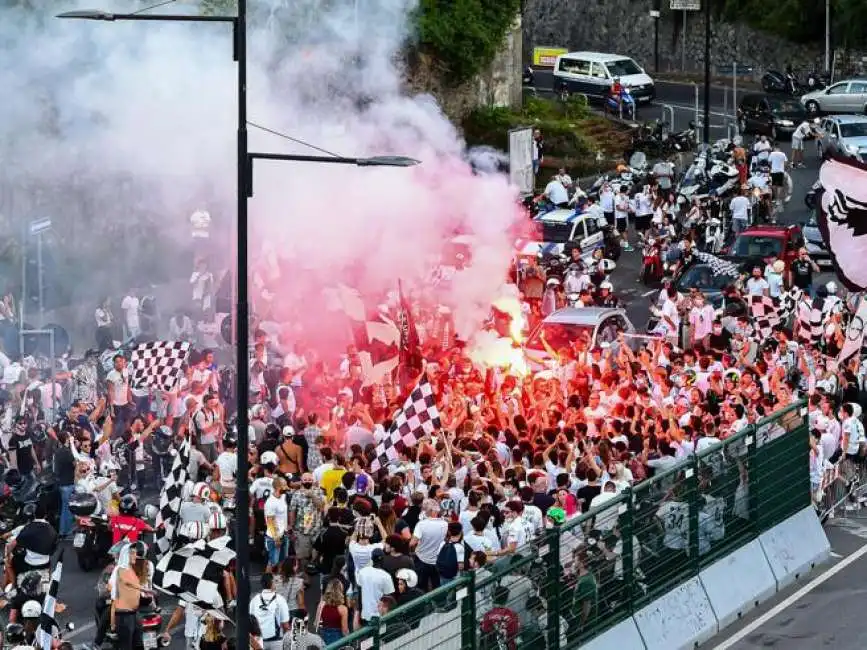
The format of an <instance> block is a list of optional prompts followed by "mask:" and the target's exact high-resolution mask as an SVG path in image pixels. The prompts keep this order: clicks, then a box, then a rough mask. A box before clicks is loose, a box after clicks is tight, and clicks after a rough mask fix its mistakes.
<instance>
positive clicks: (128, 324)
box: [120, 290, 141, 338]
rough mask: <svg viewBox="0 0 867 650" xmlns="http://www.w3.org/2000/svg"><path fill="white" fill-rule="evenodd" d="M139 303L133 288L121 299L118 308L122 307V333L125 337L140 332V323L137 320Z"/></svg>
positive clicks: (133, 335) (134, 335)
mask: <svg viewBox="0 0 867 650" xmlns="http://www.w3.org/2000/svg"><path fill="white" fill-rule="evenodd" d="M140 306H141V303H140V302H139V299H138V296H136V295H135V290H132V291H130V292H129V293H128V294H127V295H126V297H124V299H123V300H122V301H121V303H120V308H121V309H123V313H124V318H123V323H124V330H125V332H124V334H125V336H126V337H133V338H135V337H137V336H138V335H139V334H141V324H140V321H139V308H140Z"/></svg>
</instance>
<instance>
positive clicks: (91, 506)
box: [69, 492, 98, 517]
mask: <svg viewBox="0 0 867 650" xmlns="http://www.w3.org/2000/svg"><path fill="white" fill-rule="evenodd" d="M97 504H98V501H97V499H96V496H95V495H93V494H91V493H90V492H76V493H74V494H73V495H72V496H71V497H70V498H69V511H70V512H71V513H72V514H74V515H75V516H76V517H89V516H90V515H92V514H93V513H94V512H96V507H97Z"/></svg>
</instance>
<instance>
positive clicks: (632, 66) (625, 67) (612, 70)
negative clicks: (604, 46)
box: [605, 59, 642, 77]
mask: <svg viewBox="0 0 867 650" xmlns="http://www.w3.org/2000/svg"><path fill="white" fill-rule="evenodd" d="M605 67H606V68H608V72H609V74H611V76H612V77H625V76H627V75H631V74H642V72H641V68H639V67H638V65H637V64H636V63H635V61H633V60H632V59H617V60H616V61H606V62H605Z"/></svg>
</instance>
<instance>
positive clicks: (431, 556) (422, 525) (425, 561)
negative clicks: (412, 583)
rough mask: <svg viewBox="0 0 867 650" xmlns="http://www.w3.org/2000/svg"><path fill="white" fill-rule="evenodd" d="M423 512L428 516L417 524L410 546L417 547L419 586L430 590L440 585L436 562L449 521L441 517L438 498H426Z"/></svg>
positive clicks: (416, 558) (416, 562)
mask: <svg viewBox="0 0 867 650" xmlns="http://www.w3.org/2000/svg"><path fill="white" fill-rule="evenodd" d="M422 512H423V513H424V514H425V517H426V518H425V519H422V520H421V521H419V522H418V523H417V524H416V525H415V530H413V531H412V539H411V540H410V546H412V547H413V548H414V549H415V572H416V573H417V574H418V587H419V588H420V589H422V590H423V591H430V590H431V589H436V588H437V587H439V586H440V574H439V571H438V570H437V566H436V564H437V557H438V556H439V552H440V546H442V545H443V542H445V539H446V531H447V530H448V522H447V521H446V520H445V519H443V518H441V517H440V504H439V502H437V501H436V499H425V501H424V503H423V504H422Z"/></svg>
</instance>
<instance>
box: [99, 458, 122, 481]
mask: <svg viewBox="0 0 867 650" xmlns="http://www.w3.org/2000/svg"><path fill="white" fill-rule="evenodd" d="M118 471H120V466H119V465H118V464H117V463H116V462H115V461H114V459H113V458H106V459H105V460H104V461H102V464H100V466H99V475H100V476H103V477H105V476H108V475H109V474H111V473H112V472H118Z"/></svg>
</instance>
